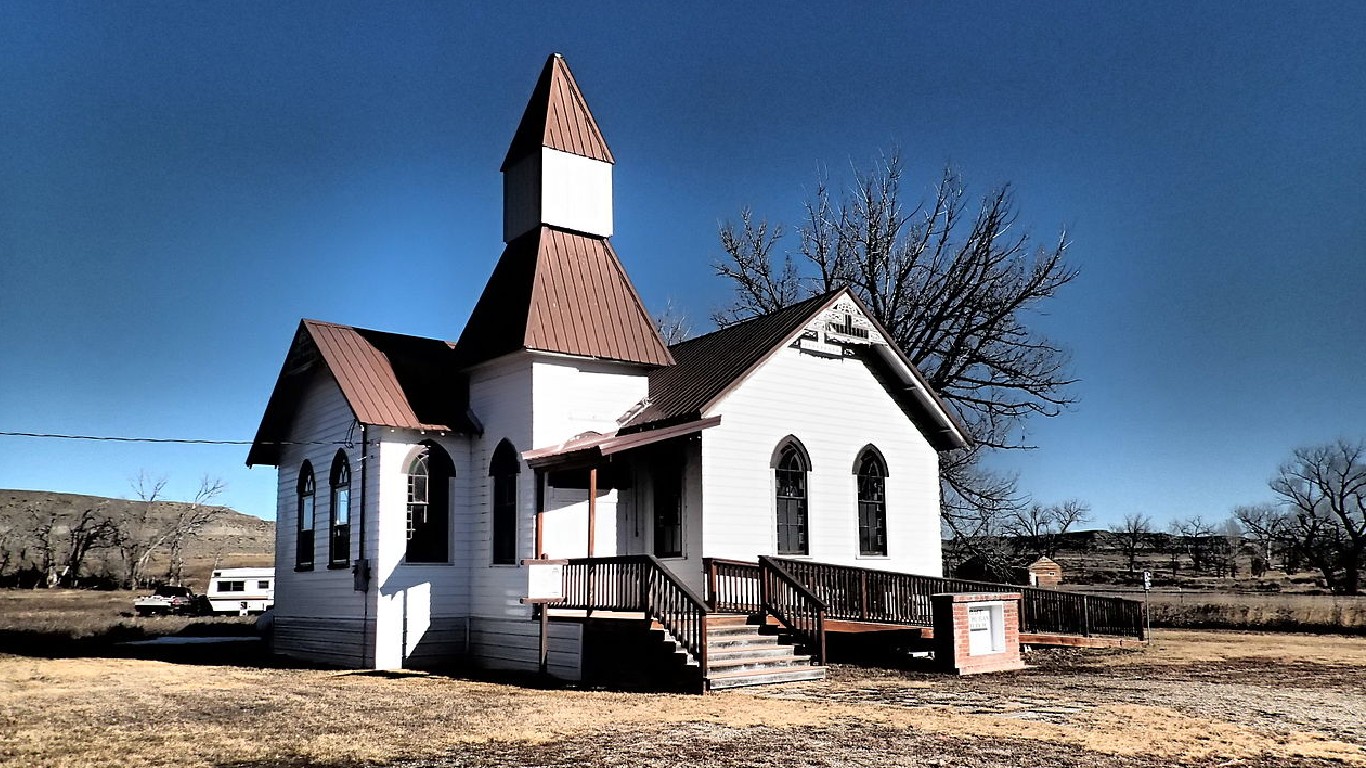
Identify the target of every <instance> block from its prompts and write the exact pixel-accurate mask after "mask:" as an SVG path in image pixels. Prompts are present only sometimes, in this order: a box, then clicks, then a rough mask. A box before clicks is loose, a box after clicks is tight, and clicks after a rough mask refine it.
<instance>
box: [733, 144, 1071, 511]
mask: <svg viewBox="0 0 1366 768" xmlns="http://www.w3.org/2000/svg"><path fill="white" fill-rule="evenodd" d="M968 207H969V202H968V199H967V192H966V189H965V187H964V185H963V183H962V180H961V179H960V178H959V177H958V176H957V174H955V173H954V172H953V171H952V170H951V169H945V170H944V172H943V174H942V175H941V176H940V178H939V180H938V182H937V183H936V184H935V186H934V188H933V191H932V193H931V195H930V196H929V197H928V198H926V199H924V200H920V201H917V202H916V203H914V204H911V205H907V204H906V203H904V202H903V192H902V161H901V157H900V154H899V153H898V152H897V151H896V150H893V151H891V152H889V153H887V154H885V155H884V156H883V157H881V158H880V159H879V160H878V162H876V163H875V164H874V165H873V166H872V167H871V168H868V169H859V168H855V169H854V172H853V175H852V179H851V180H850V182H849V183H848V184H847V185H846V186H845V187H844V188H843V189H842V190H841V191H840V192H839V193H838V194H837V193H835V192H832V190H831V187H830V185H829V183H828V180H827V179H826V178H824V177H821V178H820V179H819V180H818V183H817V185H816V188H815V192H814V193H813V194H812V196H811V198H810V199H809V200H807V202H806V206H805V219H804V221H803V222H802V224H801V226H799V227H798V228H797V244H796V247H795V249H789V250H786V251H784V250H781V249H780V248H779V245H780V243H781V241H782V240H783V228H782V227H781V226H779V225H776V224H770V223H769V222H768V221H766V220H762V219H761V220H759V221H758V222H757V223H756V222H755V218H754V215H753V212H752V211H751V210H750V209H748V208H746V209H744V210H743V211H741V213H740V225H739V226H738V227H737V226H735V225H734V224H732V223H729V222H728V223H726V224H725V225H723V226H722V227H721V229H720V239H721V246H722V249H723V250H724V252H725V258H724V259H723V260H722V261H720V262H718V263H717V264H716V272H717V274H718V275H720V276H722V277H725V278H727V279H729V280H731V282H732V283H733V288H734V289H735V293H734V298H733V301H732V303H731V304H730V306H728V307H726V308H724V309H722V310H720V311H718V312H717V313H715V314H714V316H713V319H715V320H716V322H717V323H718V324H719V325H721V326H725V325H729V324H732V323H735V322H738V321H740V320H744V319H746V318H749V317H754V316H759V315H764V314H769V313H771V312H774V311H776V310H778V309H781V308H783V307H785V306H788V305H791V304H793V303H795V302H797V301H800V300H802V299H804V298H806V297H807V296H810V295H813V294H815V293H818V292H824V291H829V290H833V289H836V288H841V287H848V288H850V289H851V290H853V291H854V293H856V294H857V295H858V296H859V298H860V299H862V300H863V301H864V303H866V304H867V305H868V308H869V310H870V311H871V312H872V314H873V315H874V316H875V317H876V319H877V320H878V321H879V322H881V323H882V324H883V326H885V327H886V328H887V330H888V331H889V333H890V334H891V335H892V337H893V338H894V340H895V341H896V342H897V344H898V345H900V347H901V348H902V349H903V350H904V351H905V352H906V353H907V355H909V356H910V358H911V360H912V362H914V363H915V364H916V366H917V367H919V368H920V370H921V372H922V373H924V374H925V376H926V378H927V379H928V380H929V382H930V384H931V385H932V386H933V387H934V388H935V389H936V390H937V391H938V392H939V393H940V394H941V395H942V396H943V397H944V399H945V400H947V401H948V402H949V403H951V404H952V405H953V406H954V407H955V410H956V411H957V412H958V414H959V416H960V417H961V419H962V421H963V422H964V424H965V425H966V427H967V429H968V431H969V432H970V433H971V437H972V439H973V440H974V442H975V444H974V446H973V447H972V448H969V449H966V450H964V451H960V452H958V453H956V454H954V455H949V456H946V457H944V460H943V463H944V466H943V486H944V493H943V499H944V502H943V514H944V519H945V524H946V527H947V528H949V530H950V531H951V532H952V533H954V534H955V535H962V536H969V535H970V533H969V532H970V531H972V530H973V529H975V528H981V527H990V526H991V525H993V524H995V523H997V522H999V519H1000V515H1001V514H1002V513H1003V511H1009V510H1018V509H1020V508H1021V506H1022V505H1023V504H1024V503H1025V499H1024V498H1023V497H1022V496H1021V495H1020V494H1019V493H1018V492H1017V490H1016V487H1015V480H1014V478H1013V477H1009V476H1002V475H999V474H994V473H991V472H987V471H985V470H984V469H983V468H982V466H981V463H980V460H981V458H982V457H983V456H984V455H985V454H986V453H987V452H989V451H991V450H995V449H1004V448H1019V447H1024V443H1023V437H1022V436H1023V435H1024V434H1025V433H1024V427H1025V422H1026V421H1027V420H1028V419H1029V418H1030V417H1032V416H1044V417H1052V416H1056V415H1058V414H1060V413H1061V412H1062V411H1063V410H1064V409H1065V408H1066V407H1067V406H1069V405H1071V404H1072V403H1074V402H1075V398H1074V396H1073V395H1072V393H1071V385H1072V384H1074V383H1075V379H1074V378H1073V377H1072V376H1071V374H1070V373H1069V370H1068V368H1069V360H1068V356H1067V354H1066V352H1065V350H1064V349H1063V348H1062V347H1061V346H1060V345H1058V344H1057V343H1055V342H1054V341H1052V340H1051V339H1049V338H1047V337H1046V336H1044V335H1043V334H1041V333H1040V332H1039V331H1038V330H1037V329H1035V328H1033V327H1031V324H1030V322H1031V320H1032V318H1033V315H1034V314H1036V313H1037V312H1038V311H1039V310H1040V309H1041V308H1042V307H1043V306H1044V305H1046V303H1047V302H1048V301H1049V300H1050V299H1051V298H1052V297H1054V296H1055V295H1057V293H1058V292H1059V291H1060V290H1061V289H1062V288H1063V287H1064V286H1066V285H1067V284H1068V283H1070V282H1072V281H1073V280H1074V279H1076V277H1077V269H1076V268H1075V267H1073V266H1072V265H1071V264H1070V263H1069V262H1068V260H1067V250H1068V246H1069V241H1068V238H1067V234H1066V232H1060V233H1059V235H1058V237H1057V239H1056V240H1053V241H1051V242H1045V243H1041V244H1037V245H1036V244H1035V243H1034V241H1033V239H1032V237H1031V235H1030V234H1029V233H1028V232H1027V231H1026V230H1024V229H1023V228H1021V227H1020V226H1019V225H1018V222H1017V217H1018V213H1017V207H1016V204H1015V200H1014V196H1013V193H1012V191H1011V188H1010V186H1009V185H1005V186H1002V187H1000V188H998V189H995V190H993V191H991V192H990V193H989V194H987V195H985V196H984V197H983V198H982V199H981V200H980V202H979V203H978V205H977V208H976V210H975V212H971V213H970V212H969V211H968ZM794 254H795V255H796V256H797V257H798V260H796V261H794V258H793V256H794Z"/></svg>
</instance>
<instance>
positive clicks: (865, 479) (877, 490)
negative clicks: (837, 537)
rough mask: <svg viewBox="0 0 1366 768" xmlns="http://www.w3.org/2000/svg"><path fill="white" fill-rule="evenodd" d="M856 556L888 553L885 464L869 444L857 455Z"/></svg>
mask: <svg viewBox="0 0 1366 768" xmlns="http://www.w3.org/2000/svg"><path fill="white" fill-rule="evenodd" d="M854 471H855V474H856V475H857V476H858V553H859V554H860V555H874V556H876V555H882V556H885V555H886V554H887V463H886V462H884V461H883V460H882V456H881V454H879V453H878V452H877V449H876V448H874V447H872V446H871V445H870V446H868V447H867V448H864V449H863V452H862V453H861V454H859V459H858V464H857V465H856V466H855V467H854Z"/></svg>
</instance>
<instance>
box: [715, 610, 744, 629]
mask: <svg viewBox="0 0 1366 768" xmlns="http://www.w3.org/2000/svg"><path fill="white" fill-rule="evenodd" d="M747 624H749V616H746V615H745V614H743V613H709V614H707V628H708V629H711V628H715V627H727V626H736V625H740V626H744V625H747Z"/></svg>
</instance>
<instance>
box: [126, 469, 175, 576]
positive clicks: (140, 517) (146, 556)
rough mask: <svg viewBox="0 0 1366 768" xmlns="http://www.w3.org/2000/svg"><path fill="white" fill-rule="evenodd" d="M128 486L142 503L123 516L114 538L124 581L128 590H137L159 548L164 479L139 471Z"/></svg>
mask: <svg viewBox="0 0 1366 768" xmlns="http://www.w3.org/2000/svg"><path fill="white" fill-rule="evenodd" d="M128 482H129V484H130V485H131V486H132V488H133V494H134V495H136V496H137V497H138V500H139V501H141V502H142V503H141V504H140V505H138V506H136V507H134V508H132V509H130V510H128V513H127V514H126V515H124V518H123V520H122V521H121V522H120V524H119V528H118V533H117V538H118V548H119V552H120V553H121V554H122V555H123V565H124V577H125V579H126V580H127V581H128V582H129V583H130V585H131V586H134V587H136V586H137V585H138V583H139V582H140V581H141V580H142V579H143V578H144V575H145V574H144V571H145V570H146V567H147V561H148V560H150V559H151V557H152V554H153V553H154V552H155V550H156V548H157V547H158V546H160V542H158V539H160V538H161V534H160V531H159V530H158V529H159V527H160V526H159V520H158V517H157V507H158V504H160V503H161V501H162V499H161V494H162V491H163V489H165V487H166V478H165V477H156V478H154V477H152V476H151V475H149V474H148V473H147V471H146V470H141V471H139V472H138V474H137V476H136V477H133V478H130V479H129V481H128Z"/></svg>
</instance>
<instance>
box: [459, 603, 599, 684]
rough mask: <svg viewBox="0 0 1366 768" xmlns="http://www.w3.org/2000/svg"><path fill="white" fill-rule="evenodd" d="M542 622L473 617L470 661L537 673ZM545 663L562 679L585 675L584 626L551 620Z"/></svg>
mask: <svg viewBox="0 0 1366 768" xmlns="http://www.w3.org/2000/svg"><path fill="white" fill-rule="evenodd" d="M540 632H541V629H540V624H539V622H536V621H531V620H523V621H515V620H508V619H502V618H494V617H478V616H476V617H473V618H471V619H470V657H469V658H470V661H471V662H472V663H473V664H475V665H476V666H480V667H484V668H486V669H503V670H518V671H523V672H536V671H539V669H540V662H539V660H540V636H541V635H540ZM547 635H548V640H549V642H548V650H547V653H546V662H547V666H548V668H549V670H548V671H549V672H550V674H551V675H552V676H554V677H557V678H559V679H561V680H579V679H580V678H581V677H582V656H583V627H582V626H581V625H579V624H568V623H559V622H551V623H550V626H549V627H548V628H547Z"/></svg>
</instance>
